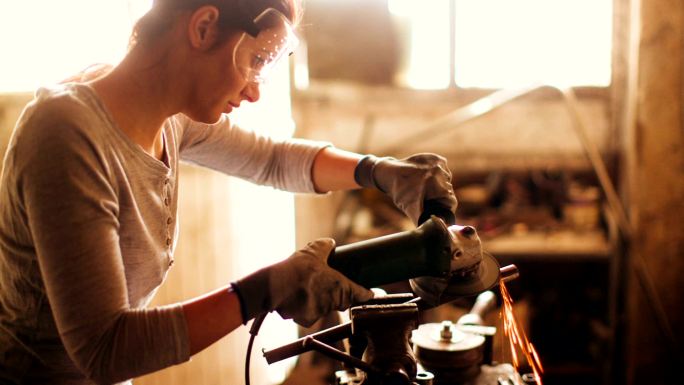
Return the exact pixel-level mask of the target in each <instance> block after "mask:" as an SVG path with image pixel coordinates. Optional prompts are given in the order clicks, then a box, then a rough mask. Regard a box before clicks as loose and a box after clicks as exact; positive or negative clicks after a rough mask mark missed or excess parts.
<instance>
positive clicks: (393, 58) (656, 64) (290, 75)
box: [0, 0, 684, 385]
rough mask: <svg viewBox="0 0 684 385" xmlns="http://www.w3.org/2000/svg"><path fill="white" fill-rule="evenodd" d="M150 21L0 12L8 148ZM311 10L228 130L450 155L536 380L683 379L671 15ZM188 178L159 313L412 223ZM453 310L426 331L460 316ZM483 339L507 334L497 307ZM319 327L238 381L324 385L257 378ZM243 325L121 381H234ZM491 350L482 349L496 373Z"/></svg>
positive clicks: (626, 9) (683, 109)
mask: <svg viewBox="0 0 684 385" xmlns="http://www.w3.org/2000/svg"><path fill="white" fill-rule="evenodd" d="M150 5H151V1H149V0H106V1H104V0H103V1H98V2H93V1H89V0H66V1H59V2H54V1H49V0H20V1H18V0H6V1H4V2H2V4H0V42H1V43H2V44H0V49H2V59H1V60H0V68H1V69H2V71H0V149H2V150H3V153H4V147H5V146H6V143H7V141H8V139H9V135H10V134H11V131H12V129H13V127H14V122H15V121H16V119H17V117H18V115H19V113H20V112H21V110H22V108H23V106H24V105H25V104H26V103H27V102H28V101H29V100H30V99H31V97H32V93H33V91H34V90H35V88H36V87H38V86H40V85H45V84H49V83H53V82H58V81H60V80H61V79H63V78H66V77H68V76H69V75H71V74H73V73H75V72H77V71H79V70H81V69H82V68H84V67H86V66H88V65H89V64H92V63H96V62H104V63H113V64H115V63H116V62H117V61H118V60H120V59H121V57H122V56H123V54H124V53H125V50H126V44H127V39H128V34H129V32H130V28H131V26H132V24H133V23H134V22H135V20H136V19H137V18H138V17H139V16H140V15H142V14H143V13H144V12H145V11H146V10H147V9H149V7H150ZM304 8H305V16H304V20H303V22H302V24H301V26H300V27H299V31H298V32H299V35H300V38H301V45H300V47H299V48H298V50H297V52H295V54H294V55H292V56H291V57H290V60H289V63H287V64H283V65H281V66H280V67H279V68H278V74H277V76H276V77H275V79H274V80H273V81H271V82H270V83H269V84H268V85H267V86H266V88H265V89H264V90H263V91H262V93H263V97H262V99H263V100H262V101H261V102H260V103H258V104H256V105H252V106H248V107H245V108H240V111H238V112H237V113H236V114H235V116H234V119H235V120H237V121H238V122H239V123H240V124H242V125H244V126H247V127H250V128H254V129H255V130H265V131H266V132H269V133H270V134H272V135H276V136H283V137H288V136H296V137H303V138H310V139H316V140H324V141H330V142H332V143H334V144H335V145H336V146H337V147H340V148H343V149H346V150H350V151H357V152H362V153H373V154H376V155H382V156H394V157H397V158H400V157H405V156H408V155H410V154H413V153H417V152H424V151H426V152H436V153H439V154H442V155H444V156H445V157H447V159H448V162H449V166H450V168H451V170H452V172H453V174H454V180H453V184H454V187H455V188H456V194H457V197H458V198H459V210H458V212H457V223H459V224H470V225H473V226H475V227H476V228H477V229H478V232H479V234H480V237H481V238H482V240H483V244H484V247H485V249H486V250H487V251H489V252H490V253H492V254H493V255H494V256H495V257H496V258H497V259H498V260H499V261H500V262H501V264H508V263H515V264H516V265H517V266H518V267H519V270H520V278H518V279H517V280H515V281H513V282H511V283H510V284H509V290H510V291H511V294H512V296H513V299H514V301H515V303H516V315H517V317H518V320H519V322H520V323H521V324H522V325H524V327H525V329H526V331H527V333H528V336H529V338H530V339H531V341H532V342H533V343H534V344H535V346H537V349H538V351H539V354H540V358H541V361H542V363H543V365H544V367H545V370H546V371H545V375H544V382H545V383H547V384H571V383H572V384H679V383H682V381H681V380H680V379H679V375H678V372H677V369H678V368H681V367H682V364H684V361H683V357H684V354H683V353H682V352H683V347H682V344H683V343H684V337H683V336H684V333H683V332H682V326H683V319H684V310H682V307H681V304H682V293H684V285H683V284H682V280H681V276H682V273H684V231H683V225H682V220H681V216H682V215H683V214H684V147H683V144H684V2H682V1H679V0H648V1H645V0H575V1H568V0H426V1H415V0H305V1H304ZM181 173H182V177H181V178H182V180H183V181H182V182H181V185H180V194H181V197H180V198H181V199H180V204H179V211H180V212H179V215H180V218H181V236H180V240H179V243H178V245H179V246H178V249H177V258H176V264H175V266H174V268H173V269H172V270H171V272H170V274H169V276H168V278H167V282H166V283H165V285H164V286H163V287H162V289H161V290H160V291H159V294H158V295H157V297H156V299H155V303H156V304H168V303H173V302H176V301H180V300H183V299H187V298H190V297H192V296H196V295H199V294H201V293H204V292H206V291H209V290H211V289H213V288H215V287H217V286H219V285H223V284H226V283H227V282H229V281H230V280H233V279H235V278H237V277H240V276H242V275H244V274H246V273H249V272H251V271H254V270H255V269H257V268H259V267H260V266H263V265H266V264H269V263H272V262H274V261H277V260H280V259H282V258H285V257H286V256H288V255H289V254H290V253H291V252H292V250H294V249H295V248H296V247H301V246H303V245H304V244H306V243H307V242H308V241H310V240H312V239H314V238H317V237H323V236H332V237H334V238H335V239H336V240H337V242H338V244H344V243H348V242H353V241H357V240H362V239H367V238H371V237H376V236H380V235H384V234H389V233H393V232H397V231H402V230H407V229H411V228H412V227H413V225H412V224H411V223H409V222H407V220H406V219H405V218H403V217H402V215H401V214H400V213H398V212H397V211H396V210H395V209H394V208H393V207H392V206H391V203H390V202H388V201H386V200H385V198H384V197H383V196H380V195H378V194H373V193H372V192H363V193H360V192H352V193H333V194H327V195H322V196H308V195H296V196H295V195H293V194H289V193H283V192H278V191H274V190H272V189H270V188H262V187H258V186H253V185H251V184H248V183H245V182H243V181H240V180H236V179H234V178H230V177H226V176H224V175H220V174H217V173H214V172H212V171H208V170H203V169H198V168H195V167H191V166H187V165H186V166H183V170H182V172H181ZM265 240H267V241H265ZM386 289H387V290H388V291H397V292H401V291H402V290H405V289H406V287H405V286H402V285H401V284H398V285H394V286H391V287H387V288H386ZM461 306H466V307H467V303H459V304H451V305H444V306H443V307H440V308H438V309H437V310H435V311H433V312H431V313H430V314H425V315H424V317H425V321H426V322H438V321H440V320H443V319H454V320H455V318H457V317H458V316H459V314H462V313H463V312H464V310H463V309H462V308H461ZM487 322H488V323H489V324H491V325H497V326H500V325H499V322H500V321H499V317H498V314H497V312H496V311H494V312H492V314H490V315H489V316H488V317H487ZM322 326H323V325H316V326H314V328H313V329H311V330H299V331H298V330H297V328H296V326H295V325H294V324H293V323H291V322H288V321H283V320H280V318H279V317H277V316H271V317H268V318H267V320H266V323H265V325H264V328H263V329H262V331H261V333H260V335H259V337H258V338H257V342H256V344H255V352H254V354H253V358H252V361H253V363H252V383H255V384H279V383H282V382H283V381H286V382H287V383H291V384H301V383H304V381H306V383H309V384H312V385H313V384H315V383H317V381H319V382H320V383H325V381H326V380H325V379H326V378H328V375H329V373H330V370H332V369H331V365H332V366H334V363H330V362H328V361H326V360H325V359H322V358H320V357H316V356H314V355H311V354H309V353H307V354H305V355H303V356H301V357H300V359H299V362H295V360H289V361H287V362H283V363H279V364H278V365H271V366H268V365H267V364H266V363H265V361H264V359H263V357H262V356H261V349H262V348H273V347H276V346H279V345H281V344H283V343H285V342H289V341H291V340H293V339H295V338H297V334H298V333H300V334H302V333H306V332H310V331H313V330H318V329H320V327H322ZM245 329H246V328H242V329H241V330H239V331H237V332H236V333H233V334H231V335H230V336H228V337H226V338H224V339H223V340H221V341H220V342H219V343H217V344H215V345H214V346H212V347H211V348H209V349H208V350H206V351H204V352H202V353H201V354H199V355H197V356H196V357H194V358H193V359H192V360H191V361H190V362H189V363H186V364H183V365H180V366H178V367H174V368H169V369H167V370H163V371H161V372H158V373H154V374H151V375H149V376H146V377H143V378H140V379H137V380H136V381H135V383H136V384H147V385H152V384H239V383H242V382H243V375H244V373H243V370H244V367H243V365H244V359H245V357H244V355H245V351H246V336H247V331H246V330H245ZM502 334H503V333H502V332H501V330H499V332H498V335H500V336H498V337H497V339H496V340H495V352H494V354H495V358H496V359H497V360H499V361H501V362H509V361H510V360H511V357H510V354H507V353H506V351H505V349H504V345H505V344H506V343H507V341H505V340H504V338H503V336H502ZM295 364H296V367H295V368H294V371H292V370H293V369H292V368H293V366H295ZM333 369H334V368H333ZM302 373H304V374H305V375H304V376H303V377H301V376H302ZM303 378H306V380H304V379H303Z"/></svg>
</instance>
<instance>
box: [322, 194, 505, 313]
mask: <svg viewBox="0 0 684 385" xmlns="http://www.w3.org/2000/svg"><path fill="white" fill-rule="evenodd" d="M427 207H429V205H427V204H426V208H427ZM427 212H429V210H426V211H425V212H424V214H426V213H427ZM442 217H446V218H447V220H453V214H451V216H450V217H449V216H446V215H442ZM421 218H423V219H421V220H424V222H423V223H422V224H421V225H420V226H418V227H417V228H416V229H414V230H409V231H404V232H399V233H395V234H389V235H385V236H381V237H377V238H373V239H369V240H365V241H360V242H355V243H352V244H348V245H343V246H338V247H336V248H335V250H334V251H333V253H332V254H331V255H330V256H329V257H328V265H330V266H331V267H332V268H334V269H336V270H338V271H340V272H341V273H342V274H344V275H345V276H347V277H348V278H349V279H351V280H352V281H354V282H356V283H358V284H360V285H362V286H364V287H367V288H373V287H378V286H380V285H385V284H390V283H395V282H400V281H405V280H410V285H411V289H412V290H413V292H414V294H415V295H416V296H419V297H421V299H422V302H423V304H422V305H423V307H434V306H438V305H440V304H443V303H447V302H450V301H453V300H455V299H457V298H461V297H466V296H472V295H476V294H479V293H481V292H483V291H486V290H488V289H490V288H492V287H493V286H495V285H496V284H497V283H498V281H499V278H500V276H501V272H500V266H499V263H498V262H497V260H496V259H495V258H494V257H493V256H492V255H490V254H488V253H486V252H483V250H482V243H481V241H480V238H479V237H478V235H477V231H476V230H475V228H474V227H472V226H459V225H455V224H451V225H450V226H448V225H447V223H446V222H445V220H444V219H442V218H440V217H439V216H437V215H429V216H428V215H423V216H422V217H421Z"/></svg>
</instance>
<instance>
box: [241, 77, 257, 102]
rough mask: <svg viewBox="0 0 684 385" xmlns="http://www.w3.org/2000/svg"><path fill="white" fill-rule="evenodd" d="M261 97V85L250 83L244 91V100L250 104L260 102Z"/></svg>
mask: <svg viewBox="0 0 684 385" xmlns="http://www.w3.org/2000/svg"><path fill="white" fill-rule="evenodd" d="M260 96H261V93H260V91H259V83H256V82H249V83H247V85H246V86H245V88H244V89H243V90H242V97H243V99H245V100H247V101H248V102H250V103H254V102H256V101H257V100H259V97H260Z"/></svg>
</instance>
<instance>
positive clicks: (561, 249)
mask: <svg viewBox="0 0 684 385" xmlns="http://www.w3.org/2000/svg"><path fill="white" fill-rule="evenodd" d="M482 245H483V247H484V249H485V250H486V251H487V252H489V253H491V254H492V255H494V256H495V257H516V259H518V260H521V259H540V258H543V259H549V260H553V259H559V258H573V259H605V260H607V259H608V258H609V257H610V255H611V253H612V247H611V244H610V242H609V241H608V239H607V238H606V236H605V234H604V233H603V232H601V231H591V232H574V231H570V230H567V231H555V232H525V233H522V234H505V235H499V236H497V237H496V238H492V239H485V240H483V241H482Z"/></svg>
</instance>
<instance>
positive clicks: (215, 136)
mask: <svg viewBox="0 0 684 385" xmlns="http://www.w3.org/2000/svg"><path fill="white" fill-rule="evenodd" d="M299 13H300V10H299V7H298V4H297V2H296V1H295V0H157V1H156V2H155V4H154V6H153V8H152V9H151V10H150V11H149V12H148V13H147V14H146V15H145V16H144V17H143V18H142V19H141V20H140V22H139V23H138V24H137V26H136V29H135V32H134V34H133V39H132V47H131V49H130V50H129V53H128V54H127V56H126V57H125V58H124V60H123V61H122V62H121V63H120V64H119V65H118V66H116V67H114V68H113V69H111V71H109V72H108V73H106V74H104V75H103V76H101V77H99V78H97V79H95V80H91V81H88V82H81V83H67V84H63V85H60V86H55V87H52V88H50V89H47V88H45V89H41V90H39V91H38V92H37V93H36V97H35V99H34V100H33V101H32V102H31V103H30V104H29V105H28V106H27V107H26V109H25V110H24V112H23V113H22V116H21V117H20V119H19V121H18V123H17V126H16V128H15V131H14V134H13V136H12V139H11V142H10V145H9V147H8V150H7V154H6V157H5V163H4V168H3V175H2V185H1V188H0V382H3V383H5V382H9V383H17V384H34V383H40V384H48V383H50V384H67V383H68V384H88V383H92V382H97V383H114V382H121V381H126V380H128V379H130V378H133V377H137V376H140V375H143V374H146V373H150V372H153V371H156V370H159V369H162V368H165V367H168V366H170V365H174V364H178V363H181V362H184V361H186V360H188V359H189V358H190V356H192V355H193V354H195V353H197V352H199V351H201V350H203V349H204V348H206V347H207V346H208V345H210V344H212V343H213V342H215V341H216V340H218V339H220V338H221V337H223V336H224V335H226V334H227V333H229V332H230V331H232V330H233V329H235V328H237V327H239V326H240V325H241V324H244V323H246V322H248V321H249V320H250V319H252V318H253V317H255V316H256V315H258V314H260V313H263V312H268V311H272V310H276V311H277V312H278V313H279V314H280V315H281V316H283V317H285V318H293V319H294V320H295V321H296V322H299V323H300V324H303V325H310V324H311V323H313V322H314V321H315V320H316V319H317V318H319V317H320V316H321V315H323V314H325V313H327V312H329V311H331V310H335V309H338V310H342V309H345V308H348V307H349V306H350V305H351V304H352V303H358V302H363V301H366V300H368V299H370V298H371V297H372V293H371V292H370V291H369V290H367V289H365V288H363V287H361V286H359V285H356V284H355V283H353V282H351V281H349V280H348V279H346V278H345V277H344V276H342V275H341V274H339V273H338V272H336V271H335V270H332V269H330V268H329V267H328V266H327V264H326V259H327V257H328V255H329V253H330V252H331V250H332V248H333V247H334V241H333V240H331V239H319V240H316V241H313V242H311V243H310V244H309V245H307V246H306V247H305V248H303V249H301V250H298V251H295V252H294V253H293V254H292V255H291V256H290V257H289V258H287V259H285V260H284V261H282V262H279V263H277V264H274V265H272V266H268V267H266V268H264V269H262V270H259V271H257V272H256V273H253V274H251V275H249V276H247V277H243V278H242V279H238V280H237V281H235V282H233V283H232V284H230V285H227V286H226V287H222V288H218V289H217V290H215V291H213V292H211V293H208V294H206V295H204V296H201V297H199V298H194V299H189V300H187V301H185V302H182V303H178V304H173V305H169V306H163V307H158V308H146V305H147V304H148V303H149V301H150V300H151V298H152V296H153V295H154V293H155V291H156V289H157V288H158V287H159V286H160V285H161V283H162V282H163V280H164V277H165V276H166V273H167V270H168V269H169V267H170V266H171V264H172V262H173V250H174V246H175V240H176V234H177V230H178V228H177V217H176V203H177V195H178V194H177V192H178V184H177V182H178V162H179V161H180V160H184V161H188V162H193V163H196V164H199V165H203V166H206V167H211V168H213V169H216V170H219V171H222V172H224V173H226V174H229V175H235V176H238V177H241V178H245V179H247V180H250V181H252V182H254V183H258V184H265V185H271V186H274V187H276V188H280V189H285V190H289V191H299V192H317V193H323V192H327V191H333V190H340V189H353V188H359V187H371V188H379V189H381V190H382V191H384V192H386V193H387V194H389V195H390V196H391V197H392V199H393V200H394V202H395V203H396V204H397V205H398V206H399V207H401V208H402V209H403V210H404V211H405V212H406V213H407V215H409V216H410V217H411V218H412V219H413V220H414V222H415V221H417V220H418V216H419V215H420V213H421V211H422V207H423V206H422V205H423V202H424V201H425V200H432V201H434V202H438V203H439V204H440V205H441V206H442V207H444V208H446V209H447V210H449V211H451V212H453V211H454V210H455V208H456V199H455V198H454V195H453V192H452V189H451V184H450V179H451V176H450V173H449V171H448V169H447V168H446V163H445V161H444V160H443V158H441V157H438V156H436V155H431V154H423V155H419V156H414V157H411V158H408V159H406V160H395V159H391V158H376V157H373V156H366V157H362V156H361V155H358V154H354V153H349V152H345V151H341V150H338V149H335V148H334V147H332V146H330V145H328V144H325V143H319V142H313V141H303V140H288V141H276V140H274V139H271V138H268V137H264V136H260V135H258V134H255V133H252V132H249V131H245V130H242V129H240V128H239V127H235V126H233V125H231V124H230V121H229V119H228V117H227V115H228V114H229V113H230V112H231V111H232V110H233V109H234V108H237V107H239V106H240V104H241V102H242V101H244V100H246V101H248V102H256V101H257V100H258V99H259V83H260V82H261V81H263V79H264V78H265V77H266V76H267V74H268V71H269V69H271V68H272V67H273V65H274V64H275V63H276V62H277V60H278V59H279V58H281V57H283V56H287V55H288V54H289V53H291V50H292V48H293V45H294V41H295V39H296V38H295V36H294V34H293V32H292V28H293V27H292V26H293V25H295V24H296V22H297V21H298V17H299Z"/></svg>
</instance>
